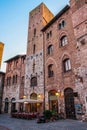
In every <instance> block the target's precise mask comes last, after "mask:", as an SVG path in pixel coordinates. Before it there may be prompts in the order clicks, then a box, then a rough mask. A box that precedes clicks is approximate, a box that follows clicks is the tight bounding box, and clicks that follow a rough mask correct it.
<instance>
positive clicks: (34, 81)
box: [31, 77, 37, 87]
mask: <svg viewBox="0 0 87 130" xmlns="http://www.w3.org/2000/svg"><path fill="white" fill-rule="evenodd" d="M35 86H37V77H32V78H31V87H35Z"/></svg>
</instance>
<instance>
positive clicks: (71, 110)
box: [64, 88, 76, 119]
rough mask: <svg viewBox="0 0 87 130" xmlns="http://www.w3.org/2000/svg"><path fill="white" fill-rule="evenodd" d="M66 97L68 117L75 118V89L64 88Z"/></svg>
mask: <svg viewBox="0 0 87 130" xmlns="http://www.w3.org/2000/svg"><path fill="white" fill-rule="evenodd" d="M64 98H65V112H66V118H68V119H75V118H76V114H75V105H74V93H73V89H71V88H67V89H65V90H64Z"/></svg>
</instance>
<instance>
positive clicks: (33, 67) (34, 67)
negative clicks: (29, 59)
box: [33, 60, 35, 73]
mask: <svg viewBox="0 0 87 130" xmlns="http://www.w3.org/2000/svg"><path fill="white" fill-rule="evenodd" d="M34 72H35V60H33V73H34Z"/></svg>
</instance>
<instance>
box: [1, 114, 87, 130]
mask: <svg viewBox="0 0 87 130" xmlns="http://www.w3.org/2000/svg"><path fill="white" fill-rule="evenodd" d="M0 126H4V127H7V128H9V129H10V130H87V123H83V122H81V121H77V120H58V121H55V122H49V123H41V124H38V123H36V120H23V119H16V118H11V117H10V116H9V115H7V114H0ZM0 130H5V129H4V128H2V129H0ZM7 130H8V129H7Z"/></svg>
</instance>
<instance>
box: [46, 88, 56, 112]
mask: <svg viewBox="0 0 87 130" xmlns="http://www.w3.org/2000/svg"><path fill="white" fill-rule="evenodd" d="M56 93H57V91H56V90H51V91H49V93H48V100H49V109H50V110H52V111H54V112H57V113H58V97H57V96H56Z"/></svg>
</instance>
